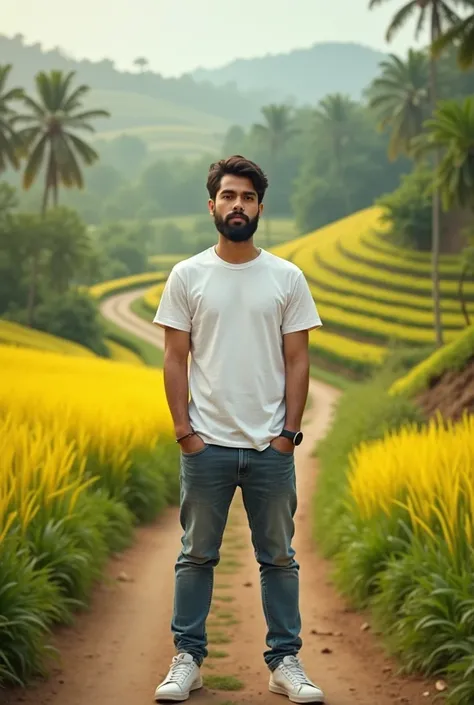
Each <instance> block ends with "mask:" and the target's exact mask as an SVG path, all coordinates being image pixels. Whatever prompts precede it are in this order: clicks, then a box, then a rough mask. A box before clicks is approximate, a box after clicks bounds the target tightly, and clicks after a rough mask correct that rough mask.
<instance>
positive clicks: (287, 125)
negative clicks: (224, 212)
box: [253, 104, 296, 244]
mask: <svg viewBox="0 0 474 705" xmlns="http://www.w3.org/2000/svg"><path fill="white" fill-rule="evenodd" d="M262 115H263V117H264V118H265V121H264V122H263V123H255V124H254V125H253V131H254V135H255V137H256V138H257V139H261V140H262V142H263V143H264V144H265V145H266V146H267V149H268V152H269V156H270V163H269V168H268V173H269V176H270V177H272V176H273V174H274V172H275V169H276V166H277V161H278V157H279V155H280V153H281V151H282V150H283V148H284V147H285V145H286V144H287V142H288V141H289V140H290V138H291V137H293V135H294V134H296V130H295V127H294V123H293V113H292V109H291V107H290V106H289V105H274V104H272V105H265V106H264V107H263V108H262ZM265 223H266V240H267V244H269V242H270V220H269V219H268V218H266V220H265Z"/></svg>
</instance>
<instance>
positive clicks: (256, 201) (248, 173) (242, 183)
mask: <svg viewBox="0 0 474 705" xmlns="http://www.w3.org/2000/svg"><path fill="white" fill-rule="evenodd" d="M267 187H268V180H267V177H266V176H265V174H264V173H263V171H262V170H261V169H260V167H259V166H257V164H255V163H254V162H251V161H249V160H248V159H245V158H244V157H241V156H240V155H238V154H237V155H234V156H233V157H229V158H228V159H221V160H220V161H219V162H216V163H215V164H211V167H210V169H209V175H208V179H207V190H208V193H209V212H210V213H211V215H212V216H213V217H214V223H215V225H216V228H217V230H218V231H219V232H220V233H221V234H222V235H224V237H226V238H227V239H228V240H232V241H233V242H244V241H246V240H250V238H251V237H252V236H253V234H254V233H255V231H256V230H257V227H258V220H259V217H260V214H261V213H262V210H263V197H264V195H265V191H266V189H267Z"/></svg>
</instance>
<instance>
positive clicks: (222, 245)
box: [215, 235, 260, 264]
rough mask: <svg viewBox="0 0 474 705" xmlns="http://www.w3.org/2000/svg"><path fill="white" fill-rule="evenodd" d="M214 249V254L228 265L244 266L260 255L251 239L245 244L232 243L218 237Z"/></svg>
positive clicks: (221, 236)
mask: <svg viewBox="0 0 474 705" xmlns="http://www.w3.org/2000/svg"><path fill="white" fill-rule="evenodd" d="M215 249H216V254H217V255H218V256H219V257H220V258H221V259H223V260H225V261H226V262H229V263H230V264H245V262H250V260H253V259H255V258H256V257H258V256H259V254H260V250H259V249H258V248H257V247H255V245H254V242H253V238H251V239H250V240H247V241H246V242H232V241H231V240H228V239H227V238H226V237H224V236H223V235H220V236H219V242H218V243H217V245H216V248H215Z"/></svg>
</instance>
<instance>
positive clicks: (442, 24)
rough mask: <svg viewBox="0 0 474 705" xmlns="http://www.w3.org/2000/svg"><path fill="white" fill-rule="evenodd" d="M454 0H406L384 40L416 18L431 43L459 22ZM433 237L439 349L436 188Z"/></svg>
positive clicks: (433, 83)
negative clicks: (427, 31) (428, 29)
mask: <svg viewBox="0 0 474 705" xmlns="http://www.w3.org/2000/svg"><path fill="white" fill-rule="evenodd" d="M385 2H386V0H370V2H369V7H370V9H372V8H374V7H377V6H378V5H382V4H384V3H385ZM458 4H459V3H458V1H457V0H409V1H408V2H407V3H406V4H405V5H403V6H402V7H401V8H400V9H399V10H398V12H396V13H395V16H394V17H393V18H392V21H391V23H390V25H389V27H388V29H387V33H386V39H387V41H388V42H390V41H391V40H392V39H393V37H394V36H395V35H396V34H397V33H398V32H399V31H400V30H401V29H402V28H403V27H404V26H405V24H406V23H407V22H408V21H409V20H410V19H412V18H413V17H414V16H415V15H417V24H416V30H415V37H416V38H418V37H419V36H420V34H421V32H422V31H423V29H424V28H425V26H426V25H427V24H429V28H430V42H431V44H434V43H435V42H436V41H437V40H438V39H439V38H440V36H441V35H442V34H443V32H444V31H445V30H447V29H449V28H450V27H452V26H454V25H455V24H456V23H457V22H458V21H459V16H458V14H457V13H456V12H455V11H454V9H453V7H452V6H453V5H458ZM429 63H430V97H431V107H432V109H434V107H435V105H436V102H437V99H438V92H437V67H436V59H435V57H434V56H433V55H431V57H430V62H429ZM433 161H434V168H435V170H436V169H437V167H438V163H439V154H438V152H436V151H435V152H434V154H433ZM432 208H433V237H432V281H433V309H434V319H435V334H436V344H437V346H438V347H440V346H441V345H442V344H443V329H442V323H441V301H440V291H439V250H440V230H441V224H440V215H441V213H440V210H441V209H440V194H439V190H438V189H437V188H435V189H433V200H432Z"/></svg>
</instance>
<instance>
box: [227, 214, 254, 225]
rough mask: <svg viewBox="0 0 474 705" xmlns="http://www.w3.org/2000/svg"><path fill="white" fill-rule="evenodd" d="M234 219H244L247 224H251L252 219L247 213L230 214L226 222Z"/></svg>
mask: <svg viewBox="0 0 474 705" xmlns="http://www.w3.org/2000/svg"><path fill="white" fill-rule="evenodd" d="M232 218H242V219H243V220H245V222H246V223H249V222H250V218H249V217H248V215H245V213H229V215H228V216H226V219H225V222H226V223H228V222H229V221H231V220H232Z"/></svg>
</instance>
